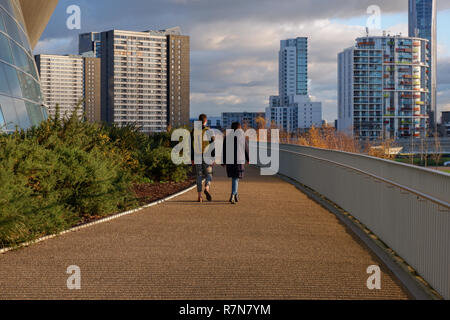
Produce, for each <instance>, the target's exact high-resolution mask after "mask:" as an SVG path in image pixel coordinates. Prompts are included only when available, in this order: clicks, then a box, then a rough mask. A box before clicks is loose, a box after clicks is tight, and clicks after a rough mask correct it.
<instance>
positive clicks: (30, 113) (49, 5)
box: [0, 0, 58, 132]
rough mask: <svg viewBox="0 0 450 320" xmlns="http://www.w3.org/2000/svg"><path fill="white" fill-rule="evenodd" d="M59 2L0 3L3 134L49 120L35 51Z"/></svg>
mask: <svg viewBox="0 0 450 320" xmlns="http://www.w3.org/2000/svg"><path fill="white" fill-rule="evenodd" d="M57 3H58V1H57V0H35V1H19V0H0V132H12V131H14V130H15V129H16V128H17V127H18V128H21V129H28V128H30V127H32V126H37V125H39V123H40V122H42V121H43V120H45V119H47V110H46V108H45V107H44V106H43V99H42V92H41V87H40V83H39V77H38V73H37V69H36V64H35V63H34V59H33V55H32V48H33V47H34V46H35V45H36V43H37V41H38V40H39V37H40V35H41V33H42V31H43V30H44V28H45V26H46V24H47V22H48V20H49V18H50V16H51V14H52V13H53V10H54V9H55V7H56V5H57Z"/></svg>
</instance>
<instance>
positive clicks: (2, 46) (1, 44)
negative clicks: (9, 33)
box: [0, 33, 13, 63]
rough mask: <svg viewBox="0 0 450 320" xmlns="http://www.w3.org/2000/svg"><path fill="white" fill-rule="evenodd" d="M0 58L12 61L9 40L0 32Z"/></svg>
mask: <svg viewBox="0 0 450 320" xmlns="http://www.w3.org/2000/svg"><path fill="white" fill-rule="evenodd" d="M0 60H3V61H6V62H8V63H13V59H12V55H11V47H10V45H9V40H8V38H6V37H5V36H4V35H3V34H2V33H0Z"/></svg>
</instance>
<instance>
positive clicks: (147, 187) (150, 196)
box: [134, 178, 195, 205]
mask: <svg viewBox="0 0 450 320" xmlns="http://www.w3.org/2000/svg"><path fill="white" fill-rule="evenodd" d="M194 184H195V179H194V178H189V179H188V180H187V181H184V182H168V183H144V184H137V185H135V186H134V192H135V193H136V198H137V199H138V201H139V204H140V205H146V204H149V203H151V202H155V201H158V200H161V199H164V198H167V197H169V196H171V195H173V194H176V193H178V192H181V191H183V190H185V189H187V188H189V187H192V186H193V185H194Z"/></svg>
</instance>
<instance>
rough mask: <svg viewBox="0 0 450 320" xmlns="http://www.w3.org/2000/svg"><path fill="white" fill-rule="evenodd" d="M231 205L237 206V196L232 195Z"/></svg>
mask: <svg viewBox="0 0 450 320" xmlns="http://www.w3.org/2000/svg"><path fill="white" fill-rule="evenodd" d="M230 203H231V204H236V203H237V201H236V195H234V194H232V195H231V198H230Z"/></svg>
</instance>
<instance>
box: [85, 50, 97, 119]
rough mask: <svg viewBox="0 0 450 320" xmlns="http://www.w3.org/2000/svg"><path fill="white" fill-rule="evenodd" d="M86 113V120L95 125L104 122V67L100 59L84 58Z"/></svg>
mask: <svg viewBox="0 0 450 320" xmlns="http://www.w3.org/2000/svg"><path fill="white" fill-rule="evenodd" d="M83 62H84V76H83V93H84V113H85V115H86V120H87V121H89V122H91V123H94V122H101V121H102V100H101V99H102V95H101V89H102V85H101V84H102V81H101V80H102V78H101V74H102V73H101V72H102V66H101V59H100V58H90V57H84V58H83Z"/></svg>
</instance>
